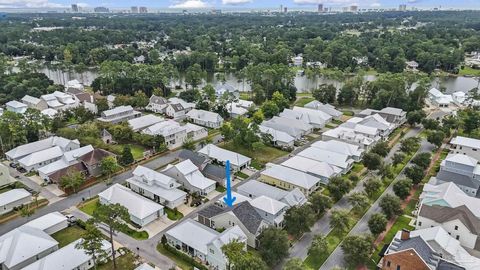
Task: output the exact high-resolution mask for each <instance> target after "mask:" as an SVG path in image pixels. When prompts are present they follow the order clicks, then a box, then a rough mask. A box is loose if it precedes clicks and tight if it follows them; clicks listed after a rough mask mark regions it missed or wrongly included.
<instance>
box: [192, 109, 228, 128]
mask: <svg viewBox="0 0 480 270" xmlns="http://www.w3.org/2000/svg"><path fill="white" fill-rule="evenodd" d="M187 119H189V120H190V121H192V122H193V123H194V124H197V125H200V126H204V127H208V128H220V127H221V126H222V124H223V118H222V117H221V116H220V115H219V114H218V113H214V112H209V111H204V110H197V109H193V110H191V111H189V112H188V113H187Z"/></svg>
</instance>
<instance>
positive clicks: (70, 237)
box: [52, 225, 86, 248]
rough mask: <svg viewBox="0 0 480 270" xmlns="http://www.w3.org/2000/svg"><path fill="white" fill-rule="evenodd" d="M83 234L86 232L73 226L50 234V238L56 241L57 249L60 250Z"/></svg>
mask: <svg viewBox="0 0 480 270" xmlns="http://www.w3.org/2000/svg"><path fill="white" fill-rule="evenodd" d="M85 233H86V231H85V230H84V229H82V228H81V227H80V226H78V225H74V226H70V227H67V228H65V229H63V230H61V231H58V232H56V233H54V234H52V237H53V239H55V240H57V241H58V247H59V248H62V247H64V246H66V245H68V244H70V243H72V242H74V241H75V240H78V239H80V238H82V237H83V235H84V234H85Z"/></svg>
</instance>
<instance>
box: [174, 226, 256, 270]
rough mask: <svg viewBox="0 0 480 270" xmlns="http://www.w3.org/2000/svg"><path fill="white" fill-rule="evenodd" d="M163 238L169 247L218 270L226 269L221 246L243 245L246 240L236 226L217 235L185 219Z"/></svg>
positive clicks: (205, 227) (225, 260) (207, 228)
mask: <svg viewBox="0 0 480 270" xmlns="http://www.w3.org/2000/svg"><path fill="white" fill-rule="evenodd" d="M165 237H166V238H167V243H168V244H169V245H170V246H172V247H175V248H176V249H178V250H179V251H181V252H184V253H186V254H188V255H190V256H192V257H195V258H197V259H199V260H200V261H201V262H202V263H204V264H207V265H209V266H210V267H211V268H212V269H218V270H226V269H227V263H228V260H227V258H226V256H225V255H224V254H223V252H222V246H224V245H226V244H228V243H230V242H232V241H237V242H240V243H244V244H245V243H246V240H247V237H246V235H245V234H244V233H243V232H242V230H241V229H240V228H239V227H238V226H233V227H232V228H228V229H226V230H225V231H223V232H222V233H219V232H217V231H215V230H213V229H211V228H209V227H207V226H204V225H202V224H200V223H198V222H195V221H194V220H192V219H187V220H185V221H183V222H182V223H180V224H178V225H176V226H175V227H173V228H172V229H170V230H168V231H167V232H166V233H165ZM245 249H246V246H245Z"/></svg>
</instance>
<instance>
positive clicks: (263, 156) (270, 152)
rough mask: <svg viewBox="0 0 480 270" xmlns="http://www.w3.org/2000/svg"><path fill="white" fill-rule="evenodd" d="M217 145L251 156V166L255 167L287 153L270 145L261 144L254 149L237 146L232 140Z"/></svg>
mask: <svg viewBox="0 0 480 270" xmlns="http://www.w3.org/2000/svg"><path fill="white" fill-rule="evenodd" d="M219 146H220V147H222V148H224V149H227V150H230V151H233V152H237V153H239V154H242V155H244V156H247V157H250V158H252V167H254V168H256V169H258V168H257V167H263V166H265V164H266V163H268V162H271V161H273V160H275V159H277V158H279V157H282V156H285V155H287V154H288V152H286V151H283V150H280V149H277V148H274V147H271V146H263V147H261V148H260V149H256V150H253V149H247V148H245V147H237V146H236V145H234V144H233V143H232V142H224V143H221V144H219Z"/></svg>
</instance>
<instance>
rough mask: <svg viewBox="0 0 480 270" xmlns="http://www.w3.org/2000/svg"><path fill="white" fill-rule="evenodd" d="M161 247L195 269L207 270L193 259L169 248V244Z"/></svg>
mask: <svg viewBox="0 0 480 270" xmlns="http://www.w3.org/2000/svg"><path fill="white" fill-rule="evenodd" d="M163 247H164V248H165V249H166V250H167V251H168V252H170V253H172V254H173V255H175V256H176V257H178V258H179V259H181V260H183V261H185V262H187V263H188V264H190V265H193V266H194V267H196V268H198V269H200V270H208V268H207V267H206V266H205V265H203V264H201V263H199V262H197V261H195V259H193V258H192V257H190V256H188V255H187V254H185V253H183V252H181V251H179V250H178V249H176V248H174V247H172V246H170V245H169V244H164V245H163Z"/></svg>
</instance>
